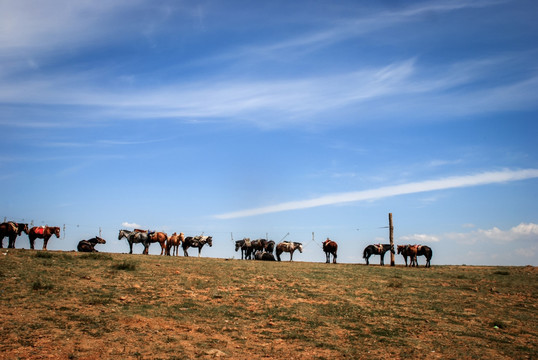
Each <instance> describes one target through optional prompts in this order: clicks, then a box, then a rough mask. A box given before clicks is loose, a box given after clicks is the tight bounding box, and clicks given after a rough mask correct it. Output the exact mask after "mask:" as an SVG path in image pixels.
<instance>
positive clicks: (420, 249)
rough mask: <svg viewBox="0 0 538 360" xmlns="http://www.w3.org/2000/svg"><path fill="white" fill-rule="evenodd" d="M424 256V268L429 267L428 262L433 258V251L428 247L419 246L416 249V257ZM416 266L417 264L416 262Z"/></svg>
mask: <svg viewBox="0 0 538 360" xmlns="http://www.w3.org/2000/svg"><path fill="white" fill-rule="evenodd" d="M421 255H424V256H425V257H426V265H425V266H424V267H431V264H430V260H431V259H432V256H433V251H432V249H431V248H430V247H429V246H426V245H419V246H418V248H417V256H421ZM417 266H418V262H417Z"/></svg>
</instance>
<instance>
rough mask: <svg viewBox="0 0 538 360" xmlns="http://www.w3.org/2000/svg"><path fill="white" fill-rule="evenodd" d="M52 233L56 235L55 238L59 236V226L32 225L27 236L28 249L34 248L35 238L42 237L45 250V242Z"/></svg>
mask: <svg viewBox="0 0 538 360" xmlns="http://www.w3.org/2000/svg"><path fill="white" fill-rule="evenodd" d="M52 235H56V238H58V239H59V238H60V228H59V227H57V226H34V227H33V228H31V229H30V231H29V232H28V238H29V239H30V249H32V250H34V243H35V239H37V238H40V239H43V250H47V243H48V242H49V239H50V238H51V236H52Z"/></svg>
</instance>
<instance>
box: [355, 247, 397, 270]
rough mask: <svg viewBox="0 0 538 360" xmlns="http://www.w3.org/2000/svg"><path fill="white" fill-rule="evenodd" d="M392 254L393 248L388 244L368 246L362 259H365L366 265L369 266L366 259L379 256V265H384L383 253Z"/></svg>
mask: <svg viewBox="0 0 538 360" xmlns="http://www.w3.org/2000/svg"><path fill="white" fill-rule="evenodd" d="M389 250H390V252H391V253H393V254H394V246H391V245H390V244H376V245H368V246H367V247H366V248H365V249H364V252H363V255H362V257H363V258H364V259H366V265H370V262H369V261H368V259H369V258H370V256H372V255H379V256H380V257H381V260H380V265H381V266H383V265H385V253H386V252H387V251H389Z"/></svg>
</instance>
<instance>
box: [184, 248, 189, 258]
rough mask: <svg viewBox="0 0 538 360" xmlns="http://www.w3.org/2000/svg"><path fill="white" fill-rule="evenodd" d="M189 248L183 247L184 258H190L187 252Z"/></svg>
mask: <svg viewBox="0 0 538 360" xmlns="http://www.w3.org/2000/svg"><path fill="white" fill-rule="evenodd" d="M188 248H189V247H188V246H187V247H183V256H187V257H188V256H189V253H188V252H187V249H188Z"/></svg>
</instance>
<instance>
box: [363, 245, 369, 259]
mask: <svg viewBox="0 0 538 360" xmlns="http://www.w3.org/2000/svg"><path fill="white" fill-rule="evenodd" d="M366 250H368V247H365V248H364V251H363V253H362V258H363V259H366V253H367V251H366Z"/></svg>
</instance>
